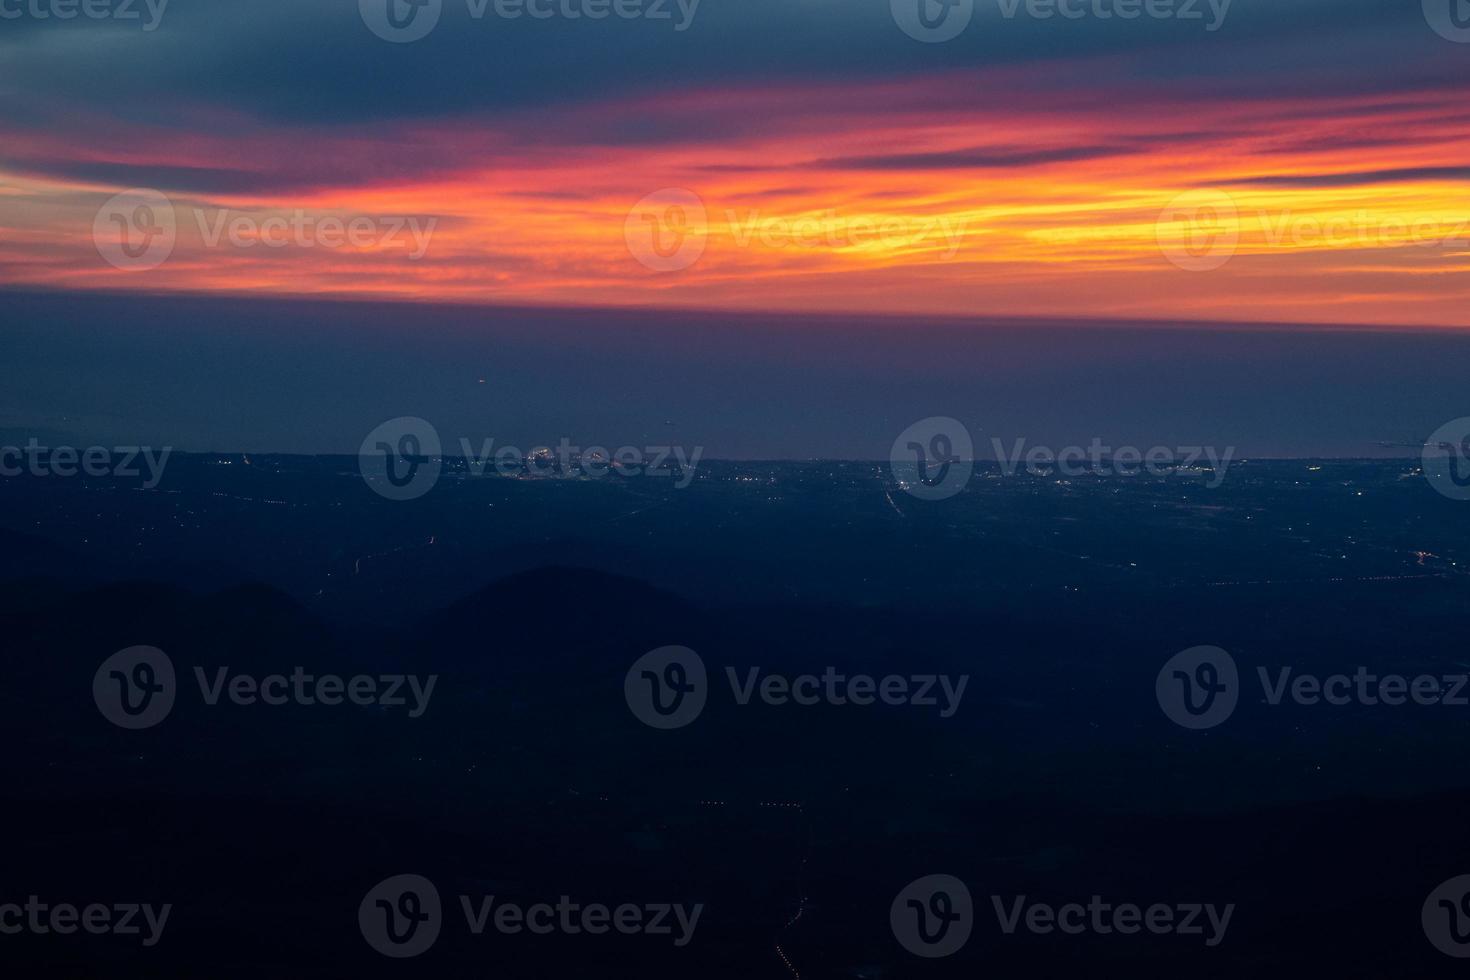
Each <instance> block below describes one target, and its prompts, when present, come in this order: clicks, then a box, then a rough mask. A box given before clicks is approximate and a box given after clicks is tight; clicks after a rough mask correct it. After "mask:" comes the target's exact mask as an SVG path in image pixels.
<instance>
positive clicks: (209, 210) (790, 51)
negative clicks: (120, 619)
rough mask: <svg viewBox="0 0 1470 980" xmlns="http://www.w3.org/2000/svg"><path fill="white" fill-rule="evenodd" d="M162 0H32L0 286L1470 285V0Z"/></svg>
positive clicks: (1260, 290) (1176, 291)
mask: <svg viewBox="0 0 1470 980" xmlns="http://www.w3.org/2000/svg"><path fill="white" fill-rule="evenodd" d="M1058 2H1060V6H1058ZM124 3H125V0H86V7H85V8H84V10H81V9H79V8H82V2H81V0H0V287H10V288H12V289H17V288H18V289H24V290H29V291H36V292H45V293H48V294H59V295H62V296H66V295H78V294H80V293H82V292H96V293H99V294H109V295H114V294H132V295H137V296H158V295H167V294H171V293H177V294H184V295H197V294H200V293H205V294H219V295H220V296H222V297H225V296H240V295H250V296H253V297H256V298H264V299H273V298H311V299H326V298H334V299H347V300H383V301H386V300H393V301H406V302H412V303H448V304H456V305H466V304H467V305H481V304H483V305H492V306H506V307H514V308H524V307H547V308H557V309H567V308H577V307H592V308H606V307H623V308H628V309H650V308H652V309H667V310H706V311H724V312H732V311H761V312H763V313H785V314H792V313H801V314H818V315H830V314H842V313H861V314H888V315H894V316H899V317H903V316H913V317H956V316H958V317H966V316H969V317H1059V318H1103V319H1114V320H1117V319H1121V320H1129V321H1141V320H1159V321H1166V322H1174V323H1180V322H1190V321H1226V322H1261V323H1271V324H1322V323H1336V324H1370V325H1379V326H1385V327H1390V326H1392V327H1398V326H1417V327H1431V328H1447V329H1453V328H1457V327H1465V326H1466V325H1470V315H1467V313H1466V310H1467V309H1470V306H1467V303H1466V300H1467V298H1470V297H1467V294H1470V286H1467V282H1470V280H1467V275H1466V273H1467V269H1470V200H1467V198H1466V194H1465V191H1466V189H1467V186H1470V184H1467V180H1470V162H1467V161H1470V126H1467V123H1470V107H1467V104H1466V102H1465V100H1464V98H1463V92H1464V89H1465V83H1466V80H1467V79H1470V43H1467V42H1470V5H1467V4H1465V3H1463V2H1462V0H1423V2H1422V4H1421V2H1420V0H1234V2H1232V3H1226V2H1225V0H1213V2H1212V0H1146V2H1145V0H946V2H945V3H941V2H940V0H699V2H697V3H696V2H694V0H682V2H680V0H487V2H485V3H482V2H480V0H414V4H416V5H421V6H415V5H410V4H409V3H408V2H407V0H361V2H360V3H359V2H355V0H251V2H249V3H245V2H240V0H167V2H163V0H151V2H145V0H126V6H125V7H124V6H123V4H124ZM88 12H90V13H88ZM64 13H73V14H75V16H72V17H70V18H69V19H63V18H62V17H61V16H59V15H60V14H64ZM597 13H601V14H603V16H601V17H595V16H593V15H594V14H597ZM533 14H534V15H535V16H533ZM1048 14H1049V15H1048ZM1129 14H1132V15H1134V16H1128V15H1129ZM1461 24H1464V25H1465V26H1464V27H1461V26H1460V25H1461ZM419 35H422V36H419ZM951 35H952V36H951Z"/></svg>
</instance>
